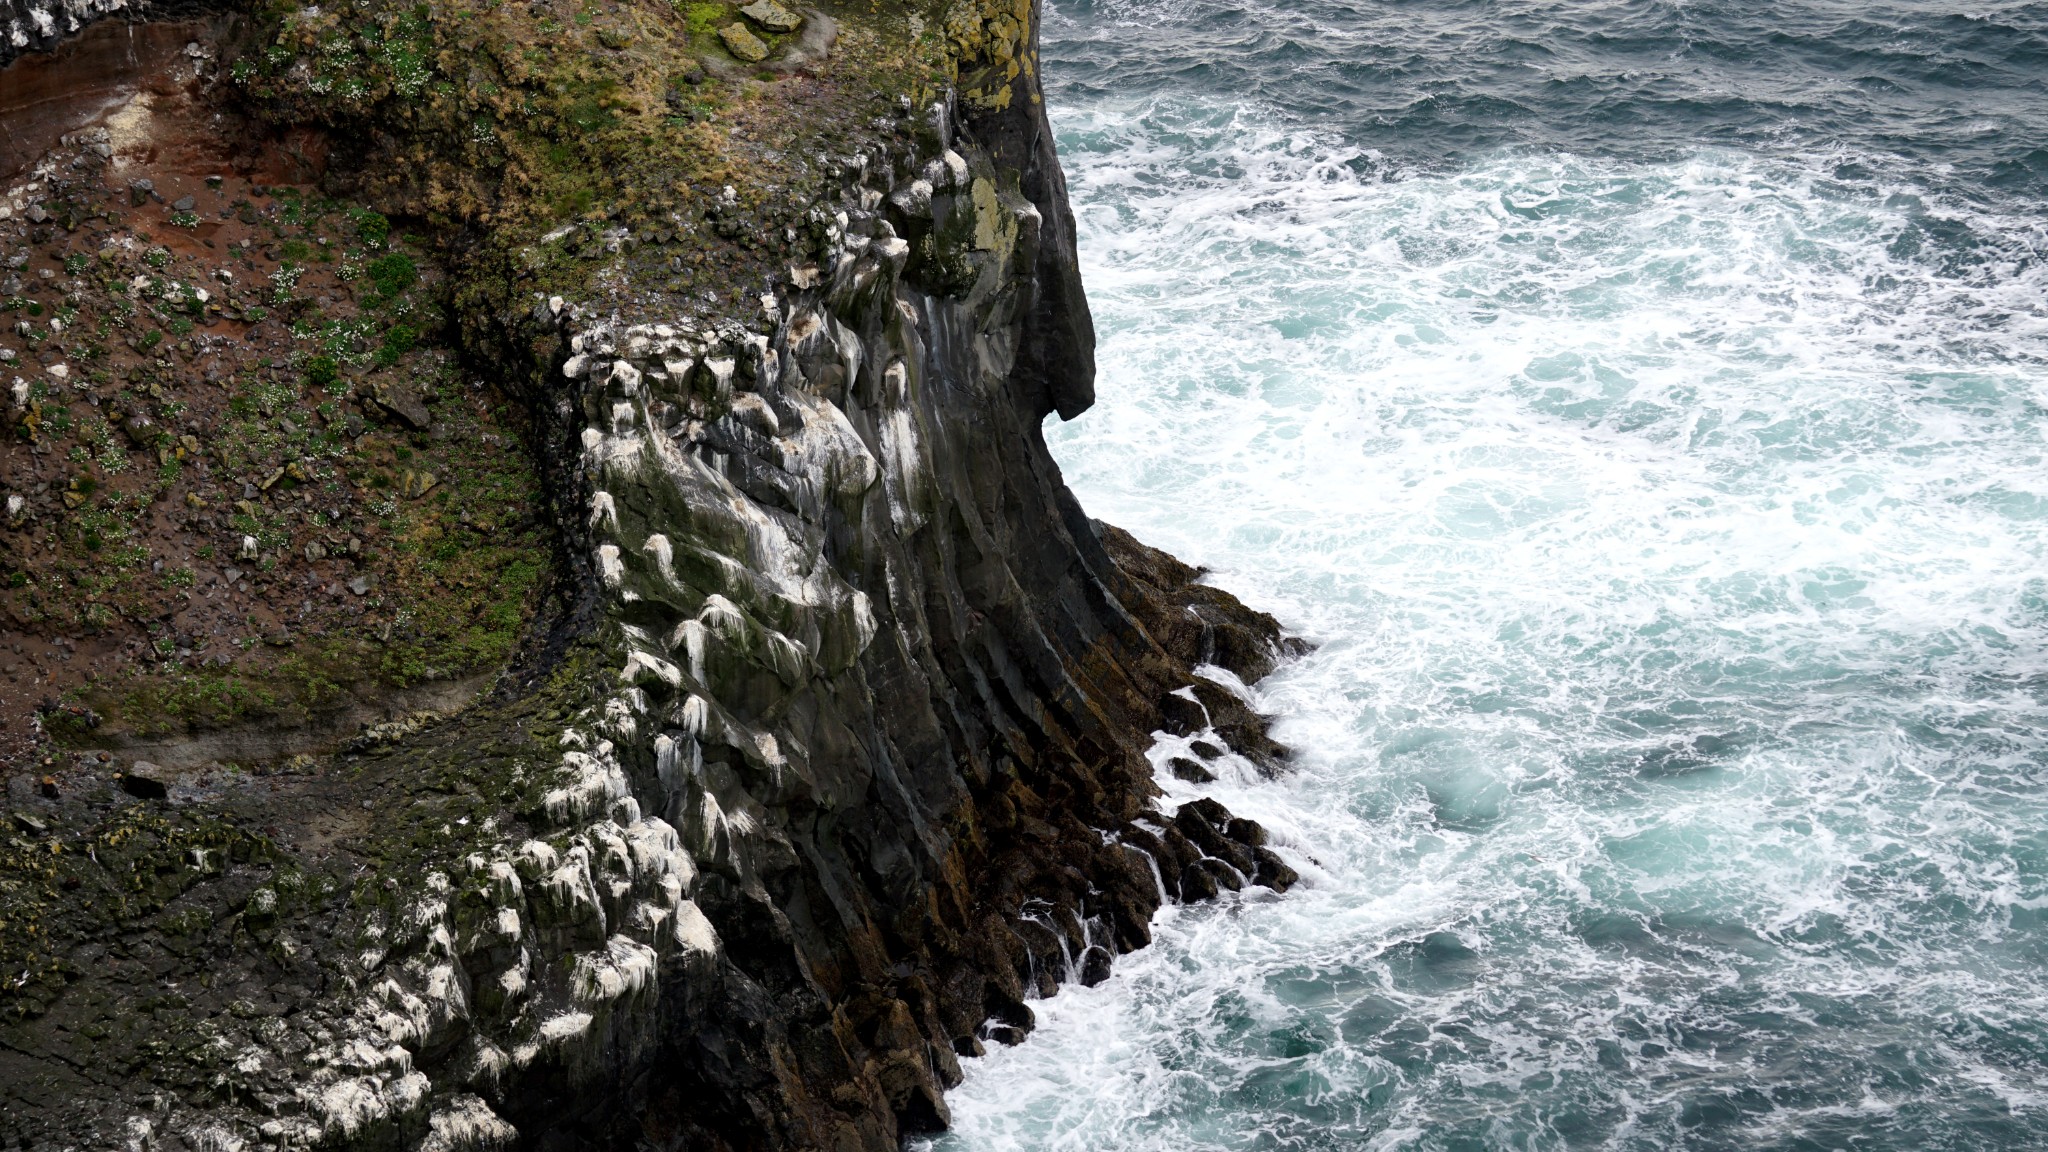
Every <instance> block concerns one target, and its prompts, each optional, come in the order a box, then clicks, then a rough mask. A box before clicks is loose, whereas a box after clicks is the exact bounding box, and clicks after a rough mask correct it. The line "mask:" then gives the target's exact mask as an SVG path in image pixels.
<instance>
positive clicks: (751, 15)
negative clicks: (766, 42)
mask: <svg viewBox="0 0 2048 1152" xmlns="http://www.w3.org/2000/svg"><path fill="white" fill-rule="evenodd" d="M740 15H742V16H745V17H746V18H747V19H749V20H752V21H753V22H754V23H756V24H759V25H760V26H761V27H763V28H766V29H767V30H768V31H770V32H794V31H796V30H797V29H798V28H800V27H802V26H803V22H804V18H803V17H801V16H799V15H797V14H796V13H794V12H791V11H790V10H789V9H787V8H784V7H783V6H782V5H780V4H777V3H776V2H775V0H754V2H753V3H752V4H749V5H747V6H746V7H744V8H742V9H740Z"/></svg>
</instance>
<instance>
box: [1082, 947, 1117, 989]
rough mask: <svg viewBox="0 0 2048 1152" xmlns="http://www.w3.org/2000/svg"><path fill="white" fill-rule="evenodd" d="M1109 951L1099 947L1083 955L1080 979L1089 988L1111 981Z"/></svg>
mask: <svg viewBox="0 0 2048 1152" xmlns="http://www.w3.org/2000/svg"><path fill="white" fill-rule="evenodd" d="M1109 965H1110V958H1109V950H1108V949H1106V948H1103V947H1101V946H1100V945H1097V946H1095V947H1092V948H1090V949H1088V950H1087V951H1086V952H1083V953H1081V963H1080V969H1081V972H1080V979H1081V983H1082V984H1083V985H1084V986H1086V987H1089V988H1093V987H1095V986H1096V985H1097V984H1100V983H1102V982H1103V981H1104V980H1107V979H1109Z"/></svg>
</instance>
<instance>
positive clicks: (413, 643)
mask: <svg viewBox="0 0 2048 1152" xmlns="http://www.w3.org/2000/svg"><path fill="white" fill-rule="evenodd" d="M204 32H205V30H204V29H202V28H199V27H198V26H191V25H187V26H175V27H166V26H148V27H147V28H146V29H145V30H144V31H142V32H140V33H134V34H131V33H129V32H128V31H127V29H126V27H125V26H124V25H120V24H116V23H112V22H109V23H106V24H103V25H101V26H99V27H97V28H95V29H93V30H92V31H91V32H90V33H88V34H87V35H85V36H82V37H80V38H79V39H78V40H77V41H74V42H73V43H72V44H71V45H68V46H67V51H66V52H64V53H60V54H58V55H56V56H53V57H49V58H35V59H31V60H26V61H23V62H22V64H19V65H17V66H16V67H14V68H11V69H8V70H7V71H6V72H4V73H0V77H5V78H6V82H5V83H0V122H5V121H7V120H8V108H9V106H10V102H12V104H13V106H16V107H19V108H27V109H32V110H33V112H34V116H33V117H28V118H25V120H26V119H33V120H34V124H31V125H30V128H29V129H24V130H22V132H21V133H19V134H17V135H16V136H14V137H11V138H10V139H9V141H8V144H9V146H10V147H19V146H22V144H23V142H24V141H27V142H29V143H31V144H32V143H33V142H34V140H35V134H34V132H35V131H42V132H44V133H46V134H47V133H48V132H49V131H52V130H56V129H63V134H62V136H61V138H60V140H59V142H58V143H57V145H56V147H55V148H54V149H53V150H51V151H48V152H47V153H44V154H42V155H41V156H40V157H39V158H38V159H37V160H36V161H35V162H34V163H33V164H32V168H33V171H30V172H29V173H28V175H27V178H26V179H24V180H20V181H18V182H17V183H15V184H14V186H13V187H11V188H9V189H8V190H7V191H6V198H5V200H4V202H0V215H4V218H0V325H4V327H0V349H4V350H0V411H5V413H6V427H7V432H8V434H7V435H6V437H5V439H4V441H0V762H5V763H12V764H17V765H23V764H29V763H32V762H40V761H48V760H51V759H52V752H51V750H49V749H47V748H41V749H40V750H39V748H38V745H39V741H41V740H42V739H43V737H44V736H45V734H46V732H54V734H56V735H58V736H60V737H61V738H63V739H65V740H67V741H68V742H71V743H74V744H83V745H86V746H106V745H119V744H122V743H124V742H127V743H132V742H135V741H137V740H145V741H154V742H156V743H158V744H161V743H162V741H164V740H165V739H166V738H175V737H177V736H178V735H179V734H181V733H186V732H190V731H196V730H203V729H208V728H217V727H220V726H223V725H232V724H236V723H239V722H243V721H247V720H250V719H262V720H263V721H264V723H265V724H266V725H267V726H269V727H278V726H285V727H303V728H306V729H307V730H308V731H324V730H325V729H326V727H331V725H330V726H323V725H320V724H316V723H309V720H310V718H312V717H314V716H315V715H316V714H320V713H323V712H324V713H330V714H337V715H343V716H346V715H349V714H352V713H353V712H355V711H360V710H361V709H362V708H363V707H364V704H365V701H366V700H374V699H375V698H376V697H378V696H379V695H380V694H388V693H389V692H390V691H391V690H393V689H397V688H403V687H407V686H410V685H414V684H419V683H422V682H428V681H440V680H448V679H452V678H456V677H459V676H462V675H463V674H466V673H472V672H474V671H475V670H477V669H481V668H487V667H492V666H496V665H497V664H501V663H502V662H503V661H504V659H505V658H506V656H507V655H509V652H510V649H511V645H512V643H513V642H514V640H515V639H516V636H517V634H518V631H519V629H520V627H521V626H522V625H523V623H524V621H525V619H526V617H527V616H528V615H529V614H530V609H531V602H532V600H533V592H534V589H535V586H536V585H537V583H538V581H539V577H540V575H541V573H542V571H543V570H544V568H545V565H546V556H547V549H546V541H545V534H544V529H543V527H542V524H543V522H544V517H543V516H542V515H541V514H540V509H539V507H538V503H537V502H538V495H537V487H536V481H535V478H534V476H533V469H532V465H531V463H530V461H529V460H528V458H527V456H526V454H525V452H524V450H523V448H522V446H521V444H520V441H519V438H518V435H517V430H515V429H514V428H512V427H509V426H508V425H507V424H506V421H505V414H506V408H505V406H504V405H503V404H502V403H500V402H497V401H496V400H495V399H494V397H493V395H492V393H491V391H490V389H488V388H487V387H485V386H484V385H483V384H482V383H481V382H477V381H471V380H466V379H464V378H463V377H462V376H461V375H460V373H459V369H458V367H457V365H456V363H455V361H454V357H453V356H452V354H450V353H449V352H448V351H447V350H446V349H445V348H443V347H440V346H437V339H438V337H439V330H440V329H441V328H442V327H443V325H444V320H443V319H442V301H441V296H442V289H441V284H442V280H443V278H442V277H441V275H440V274H439V272H438V271H437V270H436V268H435V266H434V263H433V260H432V259H431V258H430V257H429V256H428V255H426V254H425V253H422V252H419V251H416V250H414V249H413V248H412V247H411V246H410V245H408V244H407V243H406V242H405V240H404V239H403V237H402V235H401V233H400V231H399V230H398V229H397V228H394V227H392V226H391V225H390V224H389V222H388V221H385V220H384V219H383V218H382V217H380V216H377V215H376V214H374V213H369V212H366V211H363V210H361V209H354V208H351V207H350V206H349V205H346V204H341V203H336V202H333V201H329V200H326V199H325V198H324V197H322V196H321V195H320V194H319V193H318V192H317V191H316V190H315V189H314V187H313V186H312V183H311V182H312V181H313V180H314V179H316V178H317V177H318V176H319V174H320V163H321V161H322V158H323V156H324V151H323V149H322V148H321V147H320V146H319V141H318V139H317V138H315V137H311V136H305V135H301V136H299V137H293V138H286V139H265V138H263V137H262V136H261V134H259V133H255V132H252V131H239V130H237V129H238V125H237V124H235V123H230V122H229V120H230V118H229V117H227V116H226V115H225V114H224V113H222V112H220V111H219V110H218V109H217V108H216V107H215V106H214V102H213V101H212V100H211V97H210V88H211V85H212V84H213V77H212V74H211V71H210V69H211V52H212V49H211V48H210V47H209V46H208V45H209V44H210V43H211V41H210V40H209V39H207V38H206V36H205V35H204ZM122 37H126V38H127V39H126V40H124V41H121V44H125V45H126V48H125V49H123V51H116V50H115V49H116V47H118V46H119V45H117V44H115V43H114V42H115V41H116V40H118V39H119V38H122ZM173 43H174V44H175V48H174V49H171V48H167V45H171V44H173ZM188 44H191V45H193V47H191V48H189V49H188V48H187V47H186V45H188ZM124 52H125V54H124ZM166 60H168V62H169V63H168V66H167V65H166ZM30 65H33V68H32V69H31V68H30V67H29V66H30ZM123 69H153V70H154V71H153V73H152V76H153V78H152V79H151V80H149V82H147V83H144V82H141V81H140V80H136V81H132V82H131V81H129V80H125V79H123V74H124V73H123ZM95 70H98V71H95ZM124 97H125V98H124ZM81 121H83V123H81ZM243 127H245V126H243ZM31 129H33V131H32V130H31ZM0 166H4V160H0ZM225 746H232V744H231V743H230V744H229V745H225Z"/></svg>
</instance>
